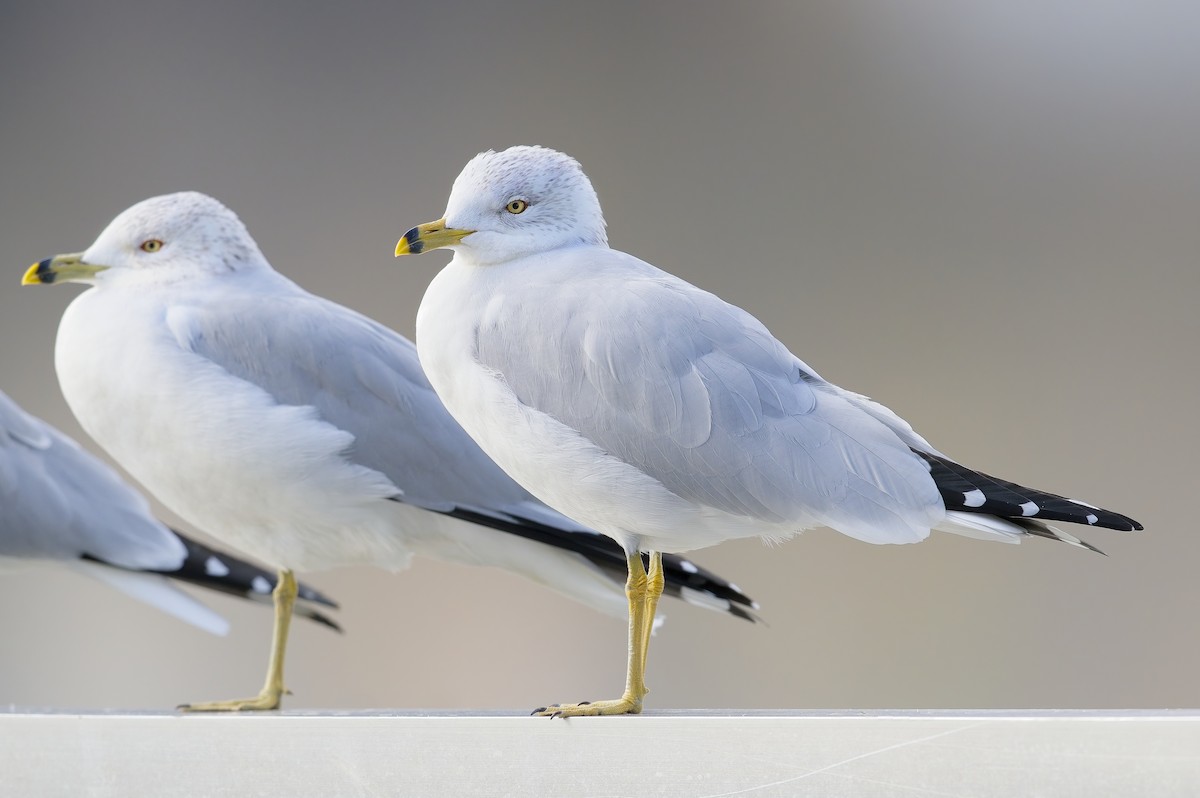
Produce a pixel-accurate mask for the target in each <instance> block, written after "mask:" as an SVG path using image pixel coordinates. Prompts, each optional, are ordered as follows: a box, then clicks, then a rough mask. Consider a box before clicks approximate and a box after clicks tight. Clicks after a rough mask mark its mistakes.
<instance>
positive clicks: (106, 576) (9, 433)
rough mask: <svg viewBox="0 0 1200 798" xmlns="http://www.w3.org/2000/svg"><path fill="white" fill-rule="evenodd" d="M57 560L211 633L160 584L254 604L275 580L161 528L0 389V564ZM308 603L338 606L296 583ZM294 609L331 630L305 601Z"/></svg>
mask: <svg viewBox="0 0 1200 798" xmlns="http://www.w3.org/2000/svg"><path fill="white" fill-rule="evenodd" d="M33 562H54V563H59V564H61V565H63V566H66V567H68V568H70V569H71V570H73V571H77V572H80V573H84V574H87V575H88V576H91V577H94V578H96V579H99V580H101V581H103V582H105V583H107V584H108V585H110V586H112V587H115V588H116V589H117V590H120V591H121V592H122V593H125V594H127V595H129V596H132V597H133V598H136V599H138V600H139V601H144V602H146V603H147V604H150V605H151V606H154V607H157V608H158V609H160V610H162V611H163V612H166V613H169V614H171V615H174V616H175V617H177V618H180V619H182V620H184V621H187V622H188V623H190V624H192V625H194V626H198V627H200V628H201V629H204V630H205V631H208V632H212V633H213V634H225V632H226V631H228V629H229V623H228V622H227V621H226V620H225V619H224V618H222V617H221V616H220V615H218V614H216V613H215V612H213V611H212V610H210V609H209V608H208V607H205V606H204V605H203V604H201V603H200V602H198V601H196V600H195V599H194V598H192V597H191V596H189V595H188V594H186V593H184V592H183V591H181V590H178V589H176V588H175V587H173V586H172V585H171V583H170V581H169V580H168V579H167V577H170V578H171V579H177V580H179V581H183V582H189V583H192V584H196V585H201V586H203V587H207V588H211V589H213V590H216V591H219V592H222V593H228V594H231V595H235V596H240V597H243V598H247V599H251V600H254V601H267V600H269V597H270V593H271V590H273V589H274V587H275V577H274V575H273V574H271V573H269V572H267V571H264V570H262V569H261V568H258V567H257V566H254V565H251V564H250V563H248V562H245V561H243V560H240V559H238V558H237V557H232V556H230V555H228V554H225V553H223V552H219V551H216V550H215V549H212V548H209V547H208V546H205V545H204V544H202V543H200V542H199V541H195V540H191V539H190V538H187V537H185V536H183V535H181V534H180V533H178V532H176V531H174V530H173V529H170V528H169V527H167V526H166V525H164V524H162V523H161V522H159V521H158V519H156V518H155V517H154V516H153V515H152V514H151V513H150V506H149V505H148V504H147V503H146V500H145V499H144V498H142V495H141V494H140V493H138V492H137V491H135V490H134V489H133V488H132V487H130V486H129V485H128V484H127V483H126V482H125V481H124V480H122V479H121V478H120V477H119V476H117V473H116V472H115V471H113V469H111V468H109V467H108V466H107V465H106V464H104V463H103V462H101V461H100V460H99V459H98V458H96V457H94V456H92V455H91V454H88V453H87V452H86V451H84V450H83V449H82V448H80V446H79V444H77V443H76V442H75V441H73V440H71V439H70V438H69V437H67V436H66V435H64V434H63V433H61V432H59V431H58V430H57V429H55V428H54V427H52V426H50V425H49V424H47V423H46V422H45V421H42V420H41V419H39V418H37V417H35V416H33V415H30V414H29V413H27V412H25V411H24V410H22V409H21V408H20V407H19V406H18V405H17V403H16V402H14V401H13V400H12V399H11V398H10V397H9V396H8V395H7V394H5V393H4V392H3V391H0V563H2V564H3V566H4V567H5V568H9V567H19V566H22V565H25V564H26V563H33ZM300 591H301V592H300V598H301V599H303V600H304V601H305V602H313V603H317V604H324V605H326V606H328V607H336V606H337V605H336V604H334V603H333V602H332V601H330V600H329V599H328V598H326V597H325V596H323V595H321V594H320V593H318V592H316V591H315V590H313V589H311V588H309V587H307V586H304V585H301V586H300ZM297 612H299V613H300V614H301V615H304V616H306V617H309V618H312V619H313V620H315V621H317V622H319V623H322V624H325V625H326V626H330V627H332V628H334V629H337V628H338V626H337V624H335V623H334V622H333V621H331V620H329V618H327V617H325V616H324V615H322V614H321V613H320V612H317V611H316V610H314V609H312V608H311V607H309V606H307V603H306V604H302V605H298V606H297Z"/></svg>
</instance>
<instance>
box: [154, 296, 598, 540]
mask: <svg viewBox="0 0 1200 798" xmlns="http://www.w3.org/2000/svg"><path fill="white" fill-rule="evenodd" d="M276 277H278V276H277V275H276ZM278 279H279V281H280V285H276V286H274V287H273V289H272V291H271V292H270V293H260V292H253V293H247V294H243V295H236V294H224V295H223V296H222V298H221V300H220V303H219V304H216V303H208V304H178V305H175V306H173V307H172V308H171V309H170V310H169V312H168V316H167V320H168V324H169V326H170V327H171V329H172V331H173V332H174V334H175V336H176V339H177V340H178V342H179V344H180V345H181V346H183V347H184V348H186V349H188V350H189V351H191V352H194V353H196V354H198V355H200V356H202V357H204V358H206V359H208V360H210V361H212V362H213V363H215V364H217V365H219V366H220V367H221V368H223V369H224V370H225V371H227V372H228V373H230V374H232V375H233V376H235V377H237V378H239V379H242V380H245V381H247V382H250V383H252V384H254V385H257V386H258V387H260V388H262V389H263V390H264V391H266V392H267V393H269V394H270V395H271V396H272V397H274V398H275V400H276V401H278V402H279V403H280V404H285V405H296V406H312V407H315V408H316V409H317V411H318V413H319V414H320V417H321V418H322V420H324V421H326V422H327V423H329V424H332V425H334V426H336V427H338V428H339V429H342V430H345V431H347V432H350V433H351V434H352V435H354V443H353V445H352V447H351V449H350V450H349V451H348V452H347V453H346V456H347V458H348V459H350V460H351V461H353V462H355V463H357V464H359V465H363V466H366V467H368V468H372V469H374V470H376V471H378V472H380V473H382V474H384V475H385V476H387V478H388V479H389V480H391V482H392V483H393V484H394V485H395V486H396V487H397V488H398V489H399V490H400V491H402V494H398V495H397V496H396V497H395V498H396V499H398V500H402V501H404V502H407V503H410V504H414V505H416V506H419V507H422V508H425V509H428V510H434V511H436V512H451V511H454V510H456V509H463V508H466V509H470V510H473V511H475V512H479V513H484V514H488V515H496V514H497V513H501V514H503V513H509V512H514V511H517V510H519V511H520V512H522V513H523V514H524V515H526V516H530V515H532V516H533V517H534V518H535V520H539V521H543V522H545V523H551V524H562V525H568V526H573V527H575V528H576V529H578V528H579V527H578V525H575V524H572V523H571V522H569V521H567V519H565V518H564V517H562V516H560V515H558V514H557V513H554V512H553V511H551V510H549V508H546V507H544V506H543V505H540V503H537V501H536V499H534V498H533V497H532V496H531V495H530V494H529V493H527V492H526V491H525V490H524V489H523V488H521V487H520V486H519V485H517V484H516V483H515V482H513V481H512V480H511V479H510V478H509V477H508V475H507V474H505V473H504V472H503V471H502V470H501V469H500V467H499V466H497V465H496V464H495V463H494V462H492V460H491V459H490V458H489V457H488V456H487V455H485V454H484V453H483V451H482V450H481V449H479V447H478V446H477V445H476V444H475V442H474V441H473V440H472V439H471V438H470V436H468V435H467V434H466V432H464V431H463V429H462V427H460V426H459V425H458V423H457V422H456V421H454V419H453V418H452V417H451V416H450V414H449V412H448V411H447V410H446V408H445V407H444V406H443V405H442V403H441V400H439V399H438V397H437V394H435V393H434V391H433V388H432V387H431V386H430V385H429V382H428V380H427V379H426V378H425V373H424V371H423V370H422V369H421V366H420V361H419V360H418V359H417V352H416V347H415V346H414V345H413V344H412V343H411V342H410V341H408V340H407V339H406V338H404V337H403V336H401V335H399V334H398V333H396V332H394V331H392V330H390V329H388V328H386V327H384V326H383V325H381V324H378V323H376V322H374V321H372V320H371V319H368V318H366V317H365V316H362V315H360V314H358V313H355V312H354V311H352V310H349V309H347V308H344V307H342V306H340V305H337V304H335V303H333V302H329V301H327V300H325V299H322V298H320V297H316V296H313V295H311V294H308V293H306V292H304V291H302V290H300V289H299V288H297V287H295V286H294V284H292V283H290V282H287V281H285V280H284V279H283V278H282V277H279V278H278ZM283 285H286V286H290V287H291V288H290V290H289V289H286V288H281V286H283ZM186 301H187V300H181V302H186Z"/></svg>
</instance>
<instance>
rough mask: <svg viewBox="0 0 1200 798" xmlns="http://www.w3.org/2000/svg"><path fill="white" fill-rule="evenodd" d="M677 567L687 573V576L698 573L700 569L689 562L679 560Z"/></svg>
mask: <svg viewBox="0 0 1200 798" xmlns="http://www.w3.org/2000/svg"><path fill="white" fill-rule="evenodd" d="M679 567H680V568H682V569H683V570H684V571H687V572H688V573H689V574H697V573H700V569H699V568H697V567H696V566H695V565H694V564H693V563H692V562H691V561H690V560H680V561H679Z"/></svg>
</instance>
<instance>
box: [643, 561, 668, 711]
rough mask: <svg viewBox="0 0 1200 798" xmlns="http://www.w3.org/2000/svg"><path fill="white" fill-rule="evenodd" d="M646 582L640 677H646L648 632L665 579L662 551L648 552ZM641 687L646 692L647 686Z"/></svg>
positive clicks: (648, 645) (651, 626)
mask: <svg viewBox="0 0 1200 798" xmlns="http://www.w3.org/2000/svg"><path fill="white" fill-rule="evenodd" d="M647 580H648V581H647V583H646V623H645V626H644V627H643V628H642V678H643V680H644V679H645V677H646V652H647V651H649V650H650V634H651V633H652V632H653V631H654V615H655V614H656V613H657V612H658V599H659V597H660V596H661V595H662V594H663V587H664V586H665V585H666V579H665V578H664V577H663V567H662V552H661V551H652V552H650V573H649V574H647ZM643 689H645V691H646V692H647V693H648V692H650V688H649V687H645V683H644V682H643Z"/></svg>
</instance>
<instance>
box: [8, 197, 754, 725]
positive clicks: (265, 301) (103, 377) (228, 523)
mask: <svg viewBox="0 0 1200 798" xmlns="http://www.w3.org/2000/svg"><path fill="white" fill-rule="evenodd" d="M64 281H75V282H83V283H90V284H92V285H94V287H93V288H92V289H90V290H88V291H85V292H84V293H83V294H81V295H80V296H79V297H77V298H76V299H75V301H74V302H72V303H71V305H70V306H69V307H68V308H67V310H66V312H65V313H64V314H63V318H62V322H61V324H60V325H59V329H58V340H57V347H56V355H55V358H56V366H57V370H58V377H59V382H60V383H61V385H62V389H63V395H64V396H65V397H66V399H67V403H68V404H69V405H70V406H71V410H72V411H73V412H74V413H75V416H76V417H77V418H78V419H79V422H80V424H81V425H82V426H83V428H84V429H85V430H87V432H88V433H89V434H90V435H91V436H92V437H94V438H95V439H96V441H97V442H99V443H100V445H101V446H103V447H104V448H105V449H106V450H107V451H108V452H109V454H111V455H112V456H113V457H114V458H115V459H116V460H117V461H118V462H119V463H121V465H123V466H124V467H125V468H126V469H127V470H128V471H129V472H130V473H131V474H133V475H134V476H135V477H136V478H137V479H138V480H139V481H140V482H141V483H142V484H143V485H145V486H146V487H147V488H148V489H149V490H150V491H151V492H152V493H153V494H154V495H155V496H156V497H158V499H159V500H160V501H162V502H163V503H164V504H165V505H167V506H168V507H170V508H171V509H172V510H174V511H175V512H176V513H178V514H179V515H180V516H182V517H183V518H185V519H187V520H188V521H189V522H191V523H193V524H195V525H196V526H198V527H199V528H201V529H203V530H205V531H207V532H209V533H210V534H212V535H215V536H217V537H219V538H220V539H222V540H224V541H226V542H228V543H229V544H231V545H233V546H236V547H237V548H239V549H242V550H244V551H247V552H249V553H251V554H252V555H254V556H255V557H258V558H259V559H261V560H263V561H264V562H267V563H270V564H272V565H274V566H276V567H278V568H279V569H280V585H281V586H283V589H281V590H280V591H278V592H277V593H276V602H277V604H276V625H275V635H274V640H273V644H272V647H271V660H270V665H269V666H268V670H267V680H266V684H265V685H264V687H263V689H262V691H261V692H260V693H259V695H258V696H256V697H254V698H249V699H237V700H233V701H218V702H210V703H205V704H195V705H191V706H190V707H189V708H190V709H193V710H243V709H272V708H274V707H277V706H278V705H279V701H280V696H281V694H282V693H283V691H284V684H283V660H284V652H285V649H286V645H287V632H288V620H289V616H290V607H291V601H292V592H291V589H292V588H293V587H294V585H295V581H294V577H293V572H294V571H307V570H313V569H319V568H332V567H335V566H341V565H359V564H370V565H379V566H383V567H386V568H392V569H400V568H404V567H406V566H407V565H408V563H409V560H410V559H411V557H412V555H413V554H422V555H428V556H431V557H437V558H440V559H443V560H449V561H453V562H460V563H469V564H476V565H495V566H500V567H503V568H507V569H509V570H512V571H515V572H517V573H520V574H522V575H524V576H527V577H529V578H530V579H533V580H535V581H538V582H541V583H542V584H545V585H548V586H550V587H552V588H555V589H556V590H559V591H561V592H563V593H565V594H567V595H569V596H572V597H574V598H576V599H578V600H580V601H583V602H585V603H587V604H590V605H592V606H593V607H596V608H597V609H601V610H604V611H607V612H609V613H610V614H612V615H616V616H618V617H620V616H621V615H622V614H623V613H624V612H625V599H624V596H623V595H622V592H621V586H622V584H623V582H624V580H625V571H626V565H625V557H624V554H623V552H622V551H621V550H620V548H618V547H617V546H615V545H614V544H613V543H612V542H611V541H610V540H608V539H607V538H605V537H603V536H602V535H597V534H596V533H594V532H592V531H590V530H587V529H585V528H584V527H581V526H580V525H579V524H577V523H575V522H572V521H570V520H569V519H567V518H566V517H564V516H562V515H560V514H558V513H556V512H554V511H553V510H551V509H549V508H548V507H546V506H545V505H543V504H541V503H540V502H538V501H537V500H536V499H534V498H533V497H532V496H531V495H530V494H529V493H527V492H526V491H525V490H523V489H522V488H521V487H520V486H518V485H517V484H516V483H515V482H513V481H512V480H511V479H509V478H508V477H507V476H505V474H504V472H503V471H501V470H500V469H499V468H498V467H497V466H496V464H495V463H493V462H492V461H491V460H489V459H488V457H487V456H486V455H485V454H484V453H483V452H482V451H480V449H479V448H478V447H477V446H476V445H475V444H474V443H473V442H472V441H471V439H470V437H468V436H467V434H466V433H465V432H463V430H462V429H461V428H460V427H459V426H458V425H457V424H456V423H455V422H454V420H453V419H452V418H451V417H450V415H449V414H448V413H447V412H446V410H445V408H444V407H442V404H441V402H439V401H438V398H437V396H436V395H435V394H434V392H433V389H432V388H430V386H429V383H428V382H427V381H426V379H425V375H424V373H423V372H422V371H421V367H420V364H419V362H418V360H417V354H416V349H415V348H414V347H413V345H412V344H411V343H410V342H409V341H407V340H406V339H404V338H403V337H401V336H400V335H398V334H397V333H395V332H392V331H391V330H389V329H387V328H386V327H383V326H382V325H379V324H377V323H375V322H373V321H371V320H370V319H367V318H365V317H363V316H361V315H359V314H357V313H355V312H353V311H351V310H348V309H346V308H344V307H341V306H340V305H336V304H334V303H332V302H329V301H326V300H324V299H321V298H319V297H315V296H313V295H311V294H309V293H307V292H305V291H304V290H302V289H301V288H300V287H299V286H297V285H296V284H295V283H292V282H291V281H290V280H288V279H286V278H285V277H283V276H282V275H280V274H279V273H278V272H276V271H275V270H274V269H272V268H271V266H270V265H269V264H268V263H267V261H266V259H265V258H264V257H263V255H262V253H261V252H260V251H259V249H258V246H257V244H255V242H254V240H253V239H252V238H251V237H250V235H249V233H248V232H247V231H246V228H245V227H244V226H243V225H242V223H241V222H240V221H239V220H238V218H237V217H236V216H235V215H234V214H233V213H232V212H231V211H230V210H229V209H227V208H225V207H224V206H223V205H221V204H220V203H219V202H217V201H216V200H214V199H212V198H211V197H207V196H204V195H203V194H196V193H192V192H185V193H180V194H170V195H167V196H163V197H155V198H153V199H149V200H145V201H144V202H140V203H138V204H137V205H134V206H133V207H132V208H130V209H128V210H126V211H125V212H124V213H122V214H121V215H119V216H118V217H117V218H116V219H114V220H113V222H112V223H111V224H110V225H109V226H108V227H107V228H106V229H105V230H104V232H103V233H101V234H100V237H99V238H98V239H96V242H95V243H94V244H92V246H91V247H89V248H88V250H87V251H86V252H83V253H79V254H73V255H60V256H58V257H55V258H52V259H48V260H45V261H42V262H41V263H37V264H34V265H33V266H32V267H30V269H29V271H28V272H27V273H26V275H25V278H24V282H26V283H52V282H64ZM668 567H669V572H668V584H669V586H668V590H670V591H672V592H673V593H674V594H675V595H677V596H679V597H681V598H684V599H686V600H688V601H690V602H693V603H696V604H700V605H702V606H706V607H709V608H712V609H718V610H722V611H726V612H729V613H731V614H733V615H736V616H739V617H743V618H751V617H752V615H751V613H750V612H749V611H748V610H747V609H746V608H752V607H753V606H754V605H753V603H752V602H750V601H749V599H747V598H746V597H745V596H744V595H742V593H741V592H740V591H739V590H738V589H737V588H736V587H734V586H733V585H731V584H729V583H727V582H725V581H723V580H721V579H719V578H718V577H716V576H713V575H712V574H709V573H708V572H706V571H703V570H701V569H700V568H699V567H697V566H695V565H693V564H692V563H691V562H689V561H688V560H685V559H682V558H676V559H675V560H673V561H672V562H671V563H670V564H669V566H668ZM446 589H447V590H453V589H454V588H453V587H452V586H447V588H446ZM436 603H437V600H436V597H433V598H432V599H431V602H430V610H431V611H436Z"/></svg>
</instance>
